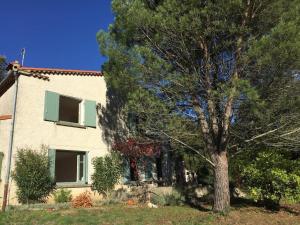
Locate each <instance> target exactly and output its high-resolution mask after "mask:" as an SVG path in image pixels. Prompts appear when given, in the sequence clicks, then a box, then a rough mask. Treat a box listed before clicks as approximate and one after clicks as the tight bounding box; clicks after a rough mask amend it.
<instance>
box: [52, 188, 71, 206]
mask: <svg viewBox="0 0 300 225" xmlns="http://www.w3.org/2000/svg"><path fill="white" fill-rule="evenodd" d="M53 196H54V201H55V202H56V203H63V202H70V201H71V200H72V195H71V191H70V190H65V189H60V190H58V191H56V192H55V193H54V194H53Z"/></svg>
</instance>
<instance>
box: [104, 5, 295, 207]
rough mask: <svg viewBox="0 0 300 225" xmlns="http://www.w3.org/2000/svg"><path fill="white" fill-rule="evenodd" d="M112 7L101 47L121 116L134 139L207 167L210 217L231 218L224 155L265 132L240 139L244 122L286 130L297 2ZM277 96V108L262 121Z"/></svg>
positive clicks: (106, 70) (291, 129)
mask: <svg viewBox="0 0 300 225" xmlns="http://www.w3.org/2000/svg"><path fill="white" fill-rule="evenodd" d="M112 7H113V11H114V13H115V22H114V23H113V24H112V25H111V26H110V27H109V31H108V32H104V31H100V32H99V33H98V41H99V44H100V48H101V52H102V54H103V55H106V56H107V57H108V62H107V63H105V64H104V66H103V71H104V73H105V78H106V80H107V83H108V87H109V88H110V89H111V90H113V91H114V92H116V93H118V95H119V96H122V102H123V103H124V104H123V105H122V106H123V109H125V110H124V112H125V114H126V113H128V112H129V111H131V112H135V113H136V115H137V117H138V124H139V128H140V129H139V132H138V134H137V133H134V134H131V135H141V136H143V137H146V138H151V137H152V138H153V137H155V138H158V137H159V138H162V139H164V138H168V139H170V140H171V141H173V143H176V144H180V145H182V146H184V147H185V149H188V150H190V151H193V152H195V153H197V154H198V155H199V157H201V158H203V159H205V160H206V162H208V164H209V165H211V166H212V168H213V170H214V191H215V194H214V195H215V198H214V210H215V211H224V210H227V209H228V207H229V204H230V196H229V177H228V159H227V155H228V150H229V149H230V146H233V145H237V144H238V145H240V143H241V142H244V141H246V140H247V139H251V138H252V135H259V134H258V133H259V132H260V131H257V130H255V129H252V128H251V131H250V132H248V133H247V132H244V131H247V130H250V129H246V130H245V126H247V125H246V124H247V121H249V120H251V121H252V120H253V118H255V116H257V117H258V118H259V119H257V120H255V119H254V120H253V121H254V122H256V121H258V120H260V121H266V120H265V119H263V117H262V116H266V117H267V116H269V118H270V120H269V122H270V123H272V120H275V121H277V120H278V118H276V119H272V118H271V117H272V115H274V114H276V116H279V117H280V116H282V117H283V118H284V119H285V120H286V121H288V119H287V117H286V114H284V113H283V111H280V110H282V107H281V106H282V105H284V102H283V101H284V100H283V99H285V98H284V96H286V94H287V92H286V91H287V88H285V87H284V86H283V83H282V81H283V80H284V81H286V82H285V84H293V85H294V83H293V82H295V83H297V82H298V81H297V79H296V78H295V76H294V75H295V74H296V73H297V72H295V71H299V68H300V63H299V59H300V57H299V56H300V44H299V43H300V42H299V40H300V39H299V37H300V35H299V34H300V33H299V32H300V29H299V18H300V17H299V15H300V13H299V12H300V11H299V10H300V2H299V0H292V1H283V0H276V1H274V0H273V1H269V0H262V1H261V0H260V1H257V0H236V1H225V0H220V1H206V0H205V1H198V0H197V1H194V0H186V1H178V0H157V1H153V0H129V1H121V0H114V1H112ZM276 83H277V86H276ZM279 86H280V87H281V88H282V89H283V90H284V91H283V92H278V95H277V96H276V95H274V89H276V88H277V87H279ZM289 90H291V89H289ZM268 92H270V93H272V94H268ZM280 93H281V94H280ZM271 96H273V97H274V98H276V100H277V101H278V105H277V106H276V107H277V108H276V107H272V110H273V111H272V110H270V111H269V114H266V115H263V109H264V108H266V107H267V106H268V104H269V105H270V104H271V102H270V101H271V100H270V99H268V98H269V97H271ZM279 96H280V97H279ZM291 104H292V106H294V103H291ZM248 106H250V108H247V107H248ZM292 106H289V107H292ZM259 110H260V111H259ZM256 112H260V116H258V114H255V113H256ZM288 114H289V116H292V117H293V116H295V118H294V119H297V115H291V114H290V113H289V112H288ZM250 115H251V118H247V117H248V116H250ZM298 118H299V117H298ZM239 124H244V126H239ZM281 125H283V124H281ZM255 126H257V124H255V125H254V127H255ZM233 128H234V129H233ZM270 128H271V129H276V128H274V127H272V126H271V127H270ZM294 128H295V129H296V128H297V127H295V126H294V125H293V126H292V127H290V130H286V131H290V132H291V131H293V129H294ZM271 129H270V130H271ZM241 130H242V131H243V132H242V135H241V134H240V133H238V134H237V135H235V133H234V132H233V131H241ZM261 131H262V132H268V127H264V129H262V130H261ZM239 138H242V139H243V140H240V139H239ZM235 141H236V142H238V143H235Z"/></svg>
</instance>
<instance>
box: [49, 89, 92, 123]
mask: <svg viewBox="0 0 300 225" xmlns="http://www.w3.org/2000/svg"><path fill="white" fill-rule="evenodd" d="M75 91H76V89H75ZM96 118H97V113H96V101H92V100H87V99H85V100H80V99H79V98H76V97H67V96H65V95H60V94H58V93H56V92H52V91H46V92H45V106H44V120H45V121H52V122H56V123H57V124H59V125H64V126H73V127H81V128H85V127H93V128H95V127H96Z"/></svg>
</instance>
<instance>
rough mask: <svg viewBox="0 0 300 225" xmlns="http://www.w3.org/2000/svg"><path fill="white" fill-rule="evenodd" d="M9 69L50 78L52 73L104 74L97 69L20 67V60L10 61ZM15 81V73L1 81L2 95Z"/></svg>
mask: <svg viewBox="0 0 300 225" xmlns="http://www.w3.org/2000/svg"><path fill="white" fill-rule="evenodd" d="M7 70H14V71H15V72H16V73H17V74H19V75H25V76H32V77H34V78H39V79H44V80H49V79H50V76H52V75H67V76H97V77H100V76H103V74H102V72H100V71H95V70H70V69H54V68H36V67H25V66H23V67H20V64H19V63H18V62H13V63H10V64H9V65H8V67H7ZM14 83H15V77H14V75H13V74H11V75H10V76H8V77H6V78H5V79H4V80H3V81H2V82H0V97H1V96H2V95H3V94H4V93H5V92H6V91H7V90H8V89H9V88H10V87H11V86H12V85H13V84H14Z"/></svg>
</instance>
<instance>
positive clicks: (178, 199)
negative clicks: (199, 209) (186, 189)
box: [151, 191, 185, 206]
mask: <svg viewBox="0 0 300 225" xmlns="http://www.w3.org/2000/svg"><path fill="white" fill-rule="evenodd" d="M151 202H152V203H154V204H156V205H162V206H163V205H165V206H181V205H184V202H185V198H184V196H183V195H182V194H180V193H179V192H178V191H172V192H171V193H169V194H164V195H157V194H154V195H152V197H151Z"/></svg>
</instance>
